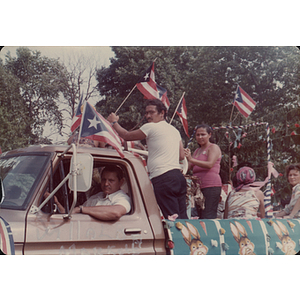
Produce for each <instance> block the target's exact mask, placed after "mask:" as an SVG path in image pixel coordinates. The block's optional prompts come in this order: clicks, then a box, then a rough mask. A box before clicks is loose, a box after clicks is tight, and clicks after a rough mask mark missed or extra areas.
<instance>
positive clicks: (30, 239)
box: [24, 160, 155, 254]
mask: <svg viewBox="0 0 300 300" xmlns="http://www.w3.org/2000/svg"><path fill="white" fill-rule="evenodd" d="M106 163H107V162H105V161H103V160H102V161H101V162H100V161H98V162H97V161H94V167H95V168H98V169H99V168H101V167H103V166H104V165H105V164H106ZM109 163H110V164H111V163H118V165H119V166H122V169H123V170H124V173H126V176H125V178H126V184H125V185H124V186H123V187H122V189H124V191H125V192H126V193H128V195H129V196H130V197H131V200H132V210H131V212H130V213H129V214H127V215H124V216H122V217H121V218H120V219H119V220H118V221H100V220H97V219H94V218H92V217H90V216H89V215H84V214H73V215H71V219H67V220H65V219H64V218H63V215H64V214H58V213H56V214H52V215H51V214H49V213H47V211H39V212H38V213H29V214H28V217H27V235H26V244H25V251H24V252H25V254H155V253H154V247H153V245H154V243H153V240H154V237H153V233H152V230H151V227H150V225H149V222H148V218H147V215H146V212H145V209H144V206H143V202H142V199H141V195H140V192H139V187H138V184H137V180H136V178H135V175H134V173H133V172H132V170H131V167H130V166H129V165H128V164H127V163H126V162H125V161H124V160H122V161H116V162H112V161H110V162H109ZM66 165H68V164H64V166H66ZM62 168H64V167H62V165H60V166H59V167H58V168H57V170H56V171H55V172H54V177H55V179H54V185H56V183H57V181H59V180H62V178H61V176H62V174H63V173H66V170H65V168H64V169H63V170H62ZM67 171H68V170H67ZM57 178H59V180H57ZM66 189H68V188H67V183H66V186H64V187H62V188H61V190H60V191H59V192H58V194H57V196H58V197H59V198H61V197H63V196H62V195H63V194H66ZM70 195H71V193H70V191H69V190H68V196H69V197H70ZM81 196H82V195H81ZM87 196H88V195H87ZM80 199H81V197H79V199H78V200H79V201H78V205H79V204H81V203H80V201H84V200H85V199H83V200H80ZM42 200H43V199H41V200H40V201H42ZM59 200H60V202H61V203H62V204H64V201H63V200H62V199H59ZM69 200H70V199H69ZM70 206H71V205H70Z"/></svg>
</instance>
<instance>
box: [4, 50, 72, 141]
mask: <svg viewBox="0 0 300 300" xmlns="http://www.w3.org/2000/svg"><path fill="white" fill-rule="evenodd" d="M16 55H17V57H12V56H11V55H10V53H9V54H8V55H6V60H5V65H4V68H5V70H7V72H10V74H12V75H14V76H15V77H16V78H18V82H19V87H20V88H19V92H20V97H19V98H18V99H19V100H21V101H22V102H23V105H24V107H25V108H26V110H25V112H24V111H23V112H19V113H25V114H26V116H27V117H28V118H29V119H30V122H27V124H26V125H27V126H26V130H25V135H27V136H28V143H29V144H34V143H39V142H40V141H41V139H42V134H43V128H44V126H45V124H46V122H47V121H48V122H50V124H52V125H54V126H56V127H57V128H58V131H59V132H60V133H61V130H62V127H63V120H62V114H61V112H60V110H59V108H58V105H57V100H58V99H59V95H60V93H61V92H62V91H63V90H64V87H65V86H66V82H67V71H66V69H65V68H64V66H63V65H61V64H60V63H59V61H58V60H57V59H50V58H47V57H45V56H41V53H40V52H39V51H31V50H29V49H28V48H24V47H20V48H18V49H17V51H16ZM48 142H50V141H48Z"/></svg>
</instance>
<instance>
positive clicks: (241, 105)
mask: <svg viewBox="0 0 300 300" xmlns="http://www.w3.org/2000/svg"><path fill="white" fill-rule="evenodd" d="M233 104H234V106H236V108H237V109H238V110H239V112H240V113H241V114H242V115H243V116H244V117H246V118H248V117H249V115H250V114H251V113H252V111H253V110H254V108H255V105H256V102H255V101H254V100H253V99H252V98H251V97H250V96H249V95H248V94H247V93H246V92H245V91H244V90H243V89H242V88H241V87H240V86H238V88H237V91H236V94H235V97H234V100H233Z"/></svg>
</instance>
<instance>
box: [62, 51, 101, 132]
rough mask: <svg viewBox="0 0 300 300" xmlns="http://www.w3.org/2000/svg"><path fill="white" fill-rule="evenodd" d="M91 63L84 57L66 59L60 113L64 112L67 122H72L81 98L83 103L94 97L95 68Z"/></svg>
mask: <svg viewBox="0 0 300 300" xmlns="http://www.w3.org/2000/svg"><path fill="white" fill-rule="evenodd" d="M92 61H93V59H92V57H91V58H90V59H86V58H84V56H79V57H68V61H67V62H64V65H65V66H66V69H67V71H68V75H67V84H66V86H65V89H64V91H63V95H64V99H63V100H61V101H60V104H61V105H62V106H63V108H62V109H61V112H62V113H63V112H65V113H66V115H67V118H68V119H69V120H72V118H73V116H74V114H75V111H76V109H77V105H78V102H79V100H80V98H81V96H83V100H84V101H87V100H89V99H93V98H95V97H96V92H97V88H96V82H95V74H96V66H95V65H93V62H92ZM68 134H69V132H68Z"/></svg>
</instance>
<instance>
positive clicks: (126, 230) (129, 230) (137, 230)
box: [124, 228, 142, 234]
mask: <svg viewBox="0 0 300 300" xmlns="http://www.w3.org/2000/svg"><path fill="white" fill-rule="evenodd" d="M124 232H125V233H126V234H133V233H141V232H142V229H140V228H125V229H124Z"/></svg>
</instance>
